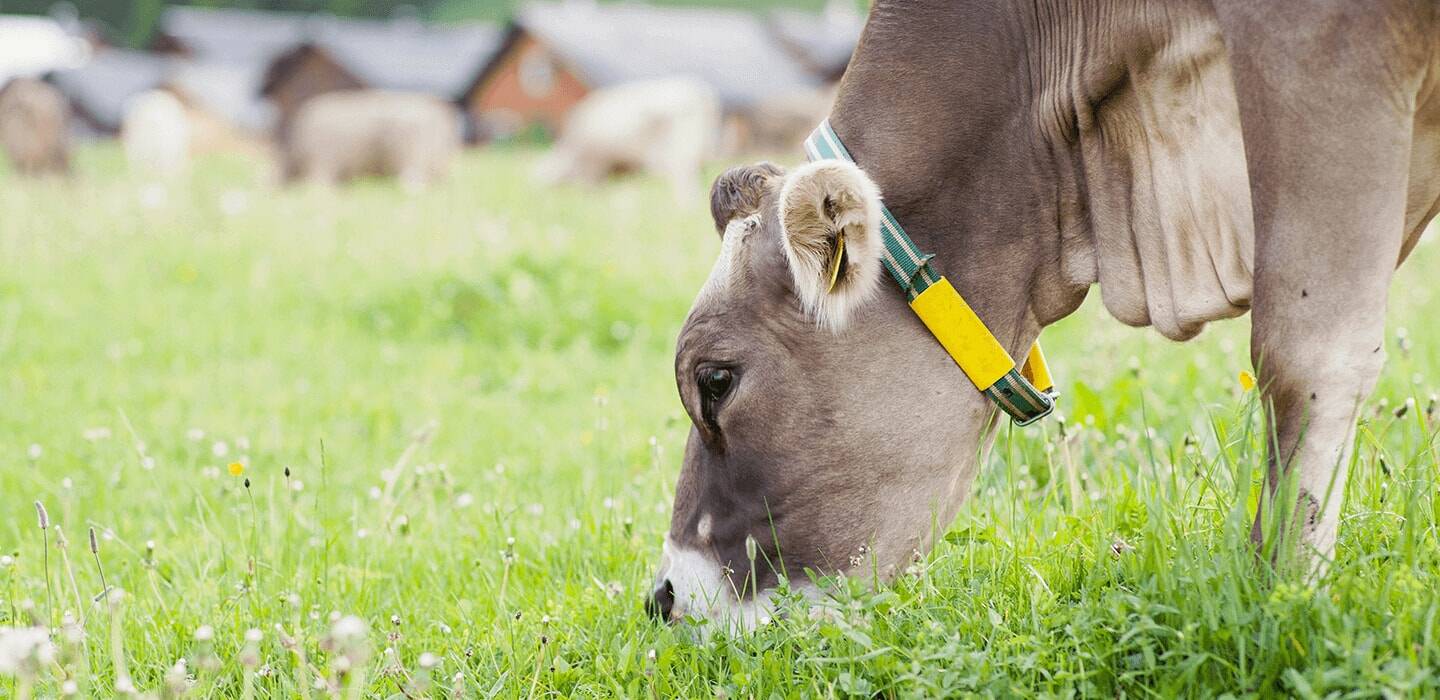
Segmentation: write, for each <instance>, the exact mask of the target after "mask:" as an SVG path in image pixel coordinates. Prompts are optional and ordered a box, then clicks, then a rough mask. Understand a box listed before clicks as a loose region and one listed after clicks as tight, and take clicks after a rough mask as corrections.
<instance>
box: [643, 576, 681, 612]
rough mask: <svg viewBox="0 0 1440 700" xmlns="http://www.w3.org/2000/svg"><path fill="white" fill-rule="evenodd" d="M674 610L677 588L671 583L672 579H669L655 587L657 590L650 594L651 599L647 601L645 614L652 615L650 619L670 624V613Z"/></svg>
mask: <svg viewBox="0 0 1440 700" xmlns="http://www.w3.org/2000/svg"><path fill="white" fill-rule="evenodd" d="M674 609H675V586H674V584H672V583H670V579H668V578H667V579H665V580H664V581H661V582H660V583H659V585H657V586H655V590H653V591H651V592H650V598H649V599H648V600H646V601H645V612H648V613H650V617H654V618H657V619H660V620H664V621H666V622H669V621H670V613H671V612H672V611H673V610H674Z"/></svg>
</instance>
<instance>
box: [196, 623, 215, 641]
mask: <svg viewBox="0 0 1440 700" xmlns="http://www.w3.org/2000/svg"><path fill="white" fill-rule="evenodd" d="M214 638H215V628H214V627H211V626H210V625H200V626H199V627H197V628H196V629H195V641H197V642H208V641H210V640H212V639H214Z"/></svg>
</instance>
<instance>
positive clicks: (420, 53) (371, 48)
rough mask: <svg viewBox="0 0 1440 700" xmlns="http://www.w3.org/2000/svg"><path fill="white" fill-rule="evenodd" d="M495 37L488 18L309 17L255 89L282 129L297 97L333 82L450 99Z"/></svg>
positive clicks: (462, 88)
mask: <svg viewBox="0 0 1440 700" xmlns="http://www.w3.org/2000/svg"><path fill="white" fill-rule="evenodd" d="M500 38H501V36H500V30H499V29H498V28H496V27H495V26H493V25H489V24H466V25H453V26H435V25H425V24H422V23H420V22H418V21H415V20H412V19H397V20H391V21H384V22H376V21H364V20H350V19H345V20H341V19H330V20H327V21H325V22H315V23H313V24H311V25H310V26H309V27H308V29H307V33H306V37H305V39H304V41H303V42H301V43H299V44H298V45H296V46H294V47H292V48H290V49H289V50H288V51H285V52H284V53H282V54H280V55H278V56H277V57H275V58H274V60H272V61H271V62H270V64H269V66H268V67H267V69H266V71H265V75H264V79H263V81H262V86H261V92H262V94H263V95H264V96H265V97H266V98H268V99H269V100H270V101H271V102H272V103H274V105H275V107H276V110H277V111H278V113H279V119H280V123H281V129H282V131H283V128H284V124H286V123H288V120H289V118H290V117H291V116H293V115H294V113H295V111H296V110H297V109H298V108H299V106H300V105H301V103H303V102H304V101H305V100H307V99H309V98H311V97H313V96H315V95H318V94H320V93H324V92H330V91H333V90H344V89H354V88H380V89H387V90H403V91H409V92H421V93H425V94H429V95H434V96H436V97H440V98H443V99H445V100H447V101H456V100H458V99H459V98H460V96H461V95H462V94H463V93H464V91H465V89H466V87H467V86H468V85H469V82H470V78H471V76H473V75H474V74H475V71H476V70H477V68H478V67H479V66H482V65H484V64H485V63H486V62H488V61H489V60H490V56H491V54H493V53H494V51H495V49H496V48H497V47H498V46H499V45H500Z"/></svg>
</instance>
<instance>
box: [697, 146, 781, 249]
mask: <svg viewBox="0 0 1440 700" xmlns="http://www.w3.org/2000/svg"><path fill="white" fill-rule="evenodd" d="M784 175H785V171H784V170H782V169H781V168H780V166H778V165H775V164H773V163H766V162H760V163H756V164H754V165H737V166H735V167H733V168H730V169H729V170H726V171H725V172H723V173H721V174H720V177H717V178H715V184H713V185H711V186H710V215H711V216H713V217H715V230H716V231H717V232H719V233H720V235H721V236H724V235H725V227H726V226H727V225H729V224H730V222H731V221H734V220H736V219H743V218H745V217H747V216H750V215H751V214H754V213H755V212H757V211H760V203H761V202H762V201H763V200H764V199H765V195H766V194H768V193H769V192H770V191H771V189H772V188H773V187H774V185H775V183H777V182H779V181H780V178H781V177H783V176H784Z"/></svg>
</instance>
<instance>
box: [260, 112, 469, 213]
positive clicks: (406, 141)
mask: <svg viewBox="0 0 1440 700" xmlns="http://www.w3.org/2000/svg"><path fill="white" fill-rule="evenodd" d="M461 145H462V143H461V132H460V115H459V113H458V112H457V111H456V109H455V107H454V105H452V104H450V103H448V102H445V101H443V100H440V99H437V98H435V97H432V96H430V95H424V94H420V93H411V92H398V91H390V90H343V91H338V92H329V93H325V94H323V95H318V96H316V97H312V98H310V99H309V100H307V101H306V102H305V103H304V105H303V106H301V107H300V110H299V112H298V113H297V114H296V116H295V121H294V124H292V125H291V127H290V133H289V134H288V135H287V137H286V139H285V146H284V149H283V150H284V153H283V159H282V163H281V166H282V168H283V176H284V179H285V181H286V182H295V181H300V180H304V181H309V182H313V183H317V184H321V185H335V184H339V183H342V182H346V181H348V180H351V179H354V178H357V177H366V176H376V177H394V178H397V179H398V180H399V181H400V184H401V185H402V186H403V187H404V188H405V189H406V190H409V191H416V190H419V189H422V188H424V187H426V186H427V185H430V184H432V183H434V182H437V181H439V180H442V179H444V178H445V177H446V176H447V175H448V174H449V172H450V167H451V165H452V163H453V162H454V160H455V156H456V155H457V154H458V153H459V152H460V147H461Z"/></svg>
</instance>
